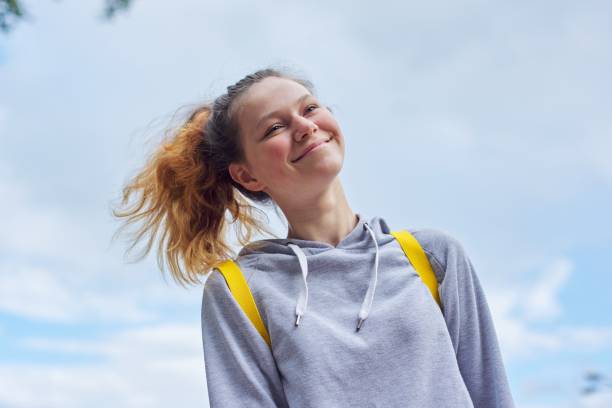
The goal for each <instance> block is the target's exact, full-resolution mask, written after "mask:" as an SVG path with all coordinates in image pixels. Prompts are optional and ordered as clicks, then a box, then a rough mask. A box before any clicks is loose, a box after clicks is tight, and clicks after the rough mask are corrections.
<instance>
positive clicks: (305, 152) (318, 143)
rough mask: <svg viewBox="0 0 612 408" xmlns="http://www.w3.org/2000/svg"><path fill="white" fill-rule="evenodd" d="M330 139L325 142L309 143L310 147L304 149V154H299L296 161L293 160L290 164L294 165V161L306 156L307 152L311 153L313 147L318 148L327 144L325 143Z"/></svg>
mask: <svg viewBox="0 0 612 408" xmlns="http://www.w3.org/2000/svg"><path fill="white" fill-rule="evenodd" d="M331 139H332V138H331V137H330V138H328V139H327V140H319V141H318V142H314V143H311V144H310V146H308V147H307V148H306V150H304V152H303V153H302V154H301V155H300V156H299V157H298V158H297V159H295V160H293V161H292V163H295V162H296V161H298V160H300V159H301V158H302V157H304V156H306V154H307V153H308V152H309V151H311V150H312V149H314V148H315V147H317V146H319V145H322V144H323V143H327V142H329V141H330V140H331Z"/></svg>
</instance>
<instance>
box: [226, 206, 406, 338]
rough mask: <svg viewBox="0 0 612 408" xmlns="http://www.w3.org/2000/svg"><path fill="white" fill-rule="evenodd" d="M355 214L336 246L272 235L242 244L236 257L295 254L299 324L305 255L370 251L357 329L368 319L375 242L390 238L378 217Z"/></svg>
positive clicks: (297, 321)
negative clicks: (299, 280)
mask: <svg viewBox="0 0 612 408" xmlns="http://www.w3.org/2000/svg"><path fill="white" fill-rule="evenodd" d="M356 216H357V218H358V222H357V225H356V226H355V227H354V228H353V230H352V231H351V232H349V234H348V235H346V236H345V237H344V238H343V239H342V240H341V241H340V242H339V243H338V245H336V246H333V245H331V244H329V243H326V242H320V241H311V240H304V239H295V238H273V239H264V240H259V241H255V242H253V243H251V244H249V245H247V246H245V247H243V248H242V250H241V251H240V252H239V253H238V257H240V256H245V255H252V254H259V255H260V256H265V254H287V255H292V256H295V261H296V262H297V263H298V264H299V267H300V268H299V270H300V271H301V275H302V289H301V291H300V294H299V296H298V299H297V301H296V303H297V304H296V308H295V325H296V326H299V324H300V319H301V318H302V317H303V316H304V315H305V314H306V309H307V307H308V257H309V256H310V255H316V254H319V253H321V252H325V251H329V250H333V249H352V250H354V249H363V251H364V252H373V254H374V255H373V259H372V266H371V273H370V279H369V281H368V282H367V283H366V282H364V285H365V284H367V291H366V293H365V296H364V298H363V301H362V303H361V308H360V309H359V313H358V319H357V327H356V330H357V331H358V330H359V329H360V328H361V326H362V325H363V322H364V321H365V320H366V319H367V318H368V315H369V313H370V309H371V308H372V301H373V299H374V292H375V291H376V284H377V282H378V263H379V262H378V260H379V245H384V244H386V243H387V242H389V241H392V240H393V239H394V238H393V236H392V235H390V234H389V232H390V231H389V227H388V225H387V224H386V222H385V221H384V220H383V219H382V218H380V217H374V218H372V219H370V220H369V221H368V220H367V219H366V217H365V216H364V215H363V214H362V213H356Z"/></svg>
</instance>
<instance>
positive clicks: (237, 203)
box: [112, 68, 314, 285]
mask: <svg viewBox="0 0 612 408" xmlns="http://www.w3.org/2000/svg"><path fill="white" fill-rule="evenodd" d="M270 76H274V77H280V78H287V79H291V80H294V81H296V82H298V83H299V84H301V85H303V86H304V87H305V88H307V89H308V90H309V91H310V92H311V93H313V94H314V87H313V86H312V84H311V83H310V82H309V81H308V80H305V79H301V78H299V77H297V76H296V75H292V74H289V73H286V72H283V71H281V70H279V69H272V68H266V69H261V70H258V71H256V72H254V73H252V74H249V75H247V76H245V77H244V78H242V79H241V80H240V81H238V82H237V83H236V84H234V85H231V86H229V87H227V93H225V94H223V95H221V96H219V97H217V98H216V99H215V100H214V102H212V103H205V104H202V105H200V106H198V107H197V108H195V109H194V110H192V111H191V113H190V115H189V117H188V118H187V120H186V121H185V122H184V123H183V124H182V125H181V126H179V127H178V128H177V129H176V130H175V131H173V132H170V134H169V136H168V137H166V138H165V139H164V140H163V141H162V143H161V144H160V145H159V146H158V147H157V148H156V149H155V150H154V151H153V153H152V154H151V155H150V156H149V157H148V159H147V161H146V163H145V165H144V166H143V167H142V168H141V169H139V171H138V172H137V173H136V175H135V176H134V177H133V178H131V179H130V180H129V181H128V182H127V183H126V184H125V185H124V187H123V189H122V194H121V198H120V203H119V204H118V205H116V206H114V207H113V209H112V214H113V216H115V217H116V218H118V219H120V220H122V225H121V226H120V227H119V228H118V230H117V231H116V232H115V235H113V238H115V237H116V236H117V235H118V234H120V233H122V232H124V231H125V229H126V228H127V227H130V226H134V227H136V230H135V231H134V232H133V233H132V234H130V238H129V241H130V242H131V243H130V245H129V246H128V249H127V251H126V254H129V253H131V251H132V250H134V248H135V247H136V246H137V245H138V244H139V243H140V242H144V243H145V245H144V248H143V249H142V251H141V252H140V254H139V255H138V256H137V258H136V260H141V259H143V258H144V257H145V256H146V255H147V254H148V253H149V252H150V251H151V249H152V247H153V246H154V245H155V244H156V243H157V248H156V250H157V264H158V266H159V268H160V269H161V270H162V272H163V271H164V269H165V268H164V265H167V266H168V268H169V270H170V274H171V276H172V277H173V278H174V279H175V281H176V282H178V283H180V284H182V285H186V284H197V283H199V282H200V277H202V276H203V275H204V274H206V273H207V272H208V271H209V270H210V269H212V268H214V267H216V266H218V265H219V264H220V263H221V262H223V261H224V260H226V259H228V258H232V257H234V256H235V254H234V253H233V251H232V248H231V246H230V244H229V243H228V240H227V235H228V234H227V232H228V226H229V223H231V224H232V225H237V226H238V227H237V228H235V231H236V237H237V241H238V243H239V244H240V245H241V246H244V245H248V244H250V243H251V239H252V237H253V235H254V234H255V233H262V234H268V235H272V236H273V235H274V234H272V233H271V232H270V231H269V230H268V229H267V228H266V226H265V224H264V223H263V222H262V221H260V220H259V219H258V217H257V216H256V215H255V213H259V214H260V215H261V213H262V211H261V210H259V209H258V208H256V207H255V206H253V205H252V204H250V203H249V200H252V201H253V202H256V203H261V204H272V205H275V204H274V202H273V201H272V199H271V197H270V196H269V195H268V194H267V193H265V192H263V191H258V192H253V191H250V190H247V189H245V188H244V187H243V186H242V185H240V184H238V183H236V182H235V181H234V180H233V179H232V178H231V177H230V175H229V172H228V166H229V164H230V163H233V162H243V161H244V159H245V156H244V152H243V149H242V146H241V143H240V135H239V132H238V126H237V125H238V124H237V121H236V118H235V114H234V113H235V111H236V107H237V105H238V104H239V101H237V99H238V97H239V96H240V95H243V94H244V93H245V92H246V91H247V90H248V89H249V87H250V86H251V85H253V84H255V83H257V82H259V81H261V80H263V79H264V78H267V77H270ZM228 214H229V216H230V218H231V221H230V220H228V219H227V217H226V216H227V215H228Z"/></svg>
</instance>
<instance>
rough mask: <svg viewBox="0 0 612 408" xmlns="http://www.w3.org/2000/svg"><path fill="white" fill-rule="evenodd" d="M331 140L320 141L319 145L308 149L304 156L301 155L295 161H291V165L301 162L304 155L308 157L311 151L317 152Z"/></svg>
mask: <svg viewBox="0 0 612 408" xmlns="http://www.w3.org/2000/svg"><path fill="white" fill-rule="evenodd" d="M330 140H332V138H331V137H330V138H329V139H327V140H324V141H322V142H321V143H319V144H317V145H315V146H314V147H312V148H310V149H308V150H307V151H306V152H304V154H302V155H301V156H300V157H298V158H297V159H295V160H293V161H292V163H295V162H297V161H299V160H301V159H302V158H303V157H305V156H306V155H308V153H310V152H312V151H313V150H317V149H318V148H319V147H321V146H324V145H325V144H326V143H329V141H330Z"/></svg>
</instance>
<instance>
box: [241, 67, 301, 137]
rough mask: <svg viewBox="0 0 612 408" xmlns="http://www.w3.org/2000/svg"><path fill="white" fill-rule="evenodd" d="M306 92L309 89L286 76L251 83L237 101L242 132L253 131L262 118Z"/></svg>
mask: <svg viewBox="0 0 612 408" xmlns="http://www.w3.org/2000/svg"><path fill="white" fill-rule="evenodd" d="M304 94H310V92H309V91H308V89H306V88H305V87H304V86H303V85H301V84H299V83H297V82H295V81H292V80H290V79H286V78H277V77H268V78H265V79H262V80H261V81H259V82H257V83H255V84H253V85H251V87H250V88H249V89H248V90H247V91H246V92H245V93H244V94H243V95H242V96H241V97H240V100H239V101H237V102H238V105H239V106H238V107H237V110H236V114H237V119H238V123H239V126H240V129H241V131H242V133H246V134H249V133H250V132H253V131H254V130H255V125H256V124H257V122H258V121H259V120H260V118H262V117H264V116H265V115H266V114H269V113H271V112H275V111H278V110H279V109H282V108H283V107H285V106H288V105H292V104H294V103H295V101H296V100H297V99H298V98H299V97H300V96H302V95H304Z"/></svg>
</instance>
